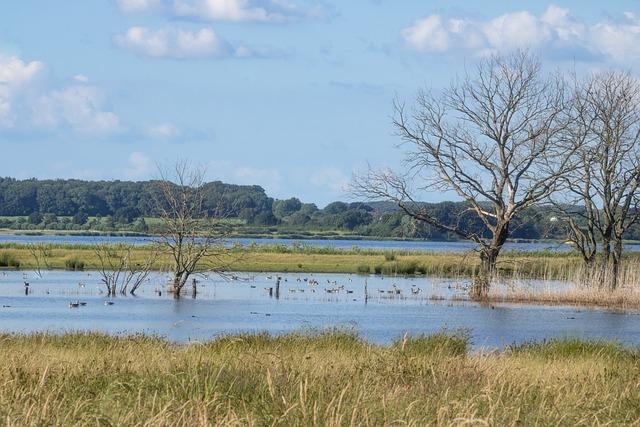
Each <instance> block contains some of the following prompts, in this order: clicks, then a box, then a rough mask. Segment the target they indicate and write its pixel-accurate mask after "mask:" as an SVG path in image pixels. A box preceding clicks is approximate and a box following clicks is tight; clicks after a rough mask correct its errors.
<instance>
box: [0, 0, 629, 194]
mask: <svg viewBox="0 0 640 427" xmlns="http://www.w3.org/2000/svg"><path fill="white" fill-rule="evenodd" d="M519 47H530V48H532V49H533V50H535V51H537V52H539V54H540V55H541V57H542V59H543V61H544V62H545V65H546V66H547V67H548V68H549V69H553V68H556V67H560V68H562V67H567V66H572V67H573V66H574V64H575V66H576V67H577V68H578V69H580V70H586V71H588V70H597V69H603V68H610V67H616V68H623V69H631V70H632V71H633V70H635V69H637V67H638V66H640V1H639V0H628V1H608V2H606V3H602V2H584V1H558V2H554V3H545V2H540V1H520V2H504V1H503V2H498V1H475V2H469V1H446V2H445V1H392V0H349V1H344V0H343V1H330V0H318V1H314V0H307V1H303V0H91V1H87V0H65V1H49V0H20V1H18V0H14V1H5V2H3V4H2V5H1V6H0V148H1V149H2V153H3V155H2V159H3V161H2V172H0V175H3V176H15V177H18V178H28V177H38V178H69V177H75V178H83V179H136V180H141V179H148V178H153V177H155V176H156V175H157V173H156V165H157V164H158V163H160V164H166V163H170V162H172V161H173V160H175V159H176V158H178V157H181V158H186V159H190V160H192V161H194V162H197V163H200V164H204V165H206V166H207V169H208V178H209V179H212V180H213V179H220V180H223V181H226V182H233V183H240V184H259V185H262V186H263V187H264V188H265V189H266V190H267V192H268V193H269V194H270V195H272V196H275V197H279V198H285V197H291V196H297V197H299V198H301V199H302V200H304V201H308V202H315V203H318V204H319V205H324V204H326V203H327V202H329V201H332V200H336V199H344V198H346V195H345V191H344V189H343V188H344V185H345V184H346V183H347V182H348V181H349V179H350V177H351V174H352V172H353V171H354V170H358V169H362V168H364V167H366V165H367V164H368V163H369V164H371V165H375V166H391V167H394V168H399V167H402V166H401V165H402V163H401V160H402V152H401V151H400V150H399V149H398V148H396V145H395V144H396V143H397V139H396V138H395V137H394V135H393V129H392V127H391V125H390V115H391V113H392V104H391V102H392V100H393V98H394V97H396V96H397V97H399V98H400V99H407V100H410V99H411V96H412V95H413V94H414V93H415V91H416V90H417V89H418V88H420V87H423V86H428V87H432V88H435V89H436V90H437V89H438V88H440V87H442V86H444V85H446V84H448V83H449V81H450V80H451V78H452V77H453V76H455V74H456V73H459V72H461V71H462V70H463V67H464V66H465V64H466V65H468V64H472V63H473V62H474V61H476V60H477V59H478V58H479V57H482V56H483V55H487V54H490V53H492V52H506V51H509V50H512V49H516V48H519ZM431 197H432V199H433V200H438V199H439V198H442V195H437V194H433V195H431Z"/></svg>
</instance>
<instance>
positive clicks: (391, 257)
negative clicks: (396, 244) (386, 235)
mask: <svg viewBox="0 0 640 427" xmlns="http://www.w3.org/2000/svg"><path fill="white" fill-rule="evenodd" d="M384 260H385V261H395V260H396V253H395V252H394V251H385V252H384Z"/></svg>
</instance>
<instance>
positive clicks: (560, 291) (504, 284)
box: [489, 257, 640, 310]
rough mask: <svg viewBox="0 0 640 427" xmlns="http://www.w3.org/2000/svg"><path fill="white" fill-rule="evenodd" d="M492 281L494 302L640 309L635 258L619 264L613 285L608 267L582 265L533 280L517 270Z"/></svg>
mask: <svg viewBox="0 0 640 427" xmlns="http://www.w3.org/2000/svg"><path fill="white" fill-rule="evenodd" d="M494 282H495V285H494V286H493V287H492V289H491V291H490V293H489V301H493V302H516V303H538V304H553V305H558V304H562V305H582V306H599V307H609V308H617V309H623V310H626V309H639V308H640V260H638V259H637V258H635V257H632V258H628V259H627V260H626V261H625V262H624V263H623V264H622V266H621V269H620V272H619V276H618V279H617V286H615V288H612V286H611V285H612V283H614V280H613V273H612V271H611V269H610V268H602V267H601V266H599V265H595V266H591V267H587V266H585V265H583V264H581V265H579V266H577V267H575V268H568V267H567V268H565V269H564V270H559V271H557V272H554V274H553V275H548V276H544V275H543V276H542V277H541V278H540V279H539V280H536V281H535V282H533V283H532V281H531V280H528V279H527V277H526V276H524V275H520V276H519V275H518V272H517V271H515V272H512V274H511V275H510V276H507V277H505V276H497V277H496V278H495V279H494Z"/></svg>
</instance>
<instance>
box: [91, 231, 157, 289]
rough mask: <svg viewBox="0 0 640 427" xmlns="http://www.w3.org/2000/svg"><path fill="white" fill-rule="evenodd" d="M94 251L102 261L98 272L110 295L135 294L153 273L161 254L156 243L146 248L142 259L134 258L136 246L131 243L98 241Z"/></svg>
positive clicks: (99, 260)
mask: <svg viewBox="0 0 640 427" xmlns="http://www.w3.org/2000/svg"><path fill="white" fill-rule="evenodd" d="M93 251H94V253H95V254H96V257H97V258H98V262H99V263H100V267H99V269H98V272H99V273H100V276H101V278H102V283H104V285H105V287H106V289H107V295H109V296H115V295H116V294H117V293H120V294H122V295H125V294H127V293H130V294H131V295H135V293H136V291H137V290H138V288H139V287H140V286H141V285H142V284H143V283H144V281H145V280H146V279H147V278H148V277H149V275H150V274H151V271H152V269H153V267H154V264H155V262H156V260H157V258H158V254H159V251H158V247H157V246H156V245H152V246H150V247H149V248H145V250H144V252H143V253H144V254H145V255H144V257H143V258H142V259H135V258H134V252H136V251H135V247H134V245H130V244H118V245H113V244H108V243H97V244H95V245H94V246H93Z"/></svg>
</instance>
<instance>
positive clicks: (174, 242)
mask: <svg viewBox="0 0 640 427" xmlns="http://www.w3.org/2000/svg"><path fill="white" fill-rule="evenodd" d="M204 176H205V170H204V168H198V167H191V165H190V164H189V163H188V162H187V161H184V160H179V161H177V162H176V163H175V165H174V166H173V168H171V169H160V180H158V181H157V185H158V194H157V195H156V198H157V199H156V205H157V206H156V208H157V210H158V213H159V215H160V218H161V219H162V233H161V236H160V242H159V243H160V245H161V246H162V247H163V248H164V250H165V251H166V252H168V254H169V255H170V257H171V259H172V263H171V274H172V278H171V292H172V293H173V295H174V297H175V298H180V293H181V292H182V289H183V288H184V286H185V284H186V283H187V280H188V279H189V278H190V277H191V276H192V275H193V274H196V273H202V272H204V271H215V272H216V273H218V274H224V272H225V271H226V270H227V269H228V266H229V264H230V263H231V262H232V261H233V260H234V257H233V251H232V250H230V249H229V248H227V247H225V245H224V242H225V240H224V239H225V237H226V236H227V233H226V232H225V231H224V230H223V231H221V229H220V227H215V228H214V227H213V224H212V222H211V221H210V220H209V212H208V210H207V209H206V208H205V206H204V191H203V190H204V185H205V182H204ZM218 216H224V212H223V213H221V214H220V215H218Z"/></svg>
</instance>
